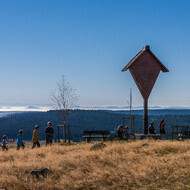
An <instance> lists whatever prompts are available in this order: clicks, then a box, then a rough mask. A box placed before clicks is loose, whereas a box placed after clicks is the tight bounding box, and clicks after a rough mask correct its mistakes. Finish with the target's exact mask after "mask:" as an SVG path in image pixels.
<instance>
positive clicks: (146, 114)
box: [143, 99, 148, 135]
mask: <svg viewBox="0 0 190 190" xmlns="http://www.w3.org/2000/svg"><path fill="white" fill-rule="evenodd" d="M143 127H144V134H145V135H147V134H148V100H147V99H144V115H143Z"/></svg>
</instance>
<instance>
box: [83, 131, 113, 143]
mask: <svg viewBox="0 0 190 190" xmlns="http://www.w3.org/2000/svg"><path fill="white" fill-rule="evenodd" d="M109 137H110V131H84V136H83V139H86V140H87V142H90V141H91V139H102V140H103V141H105V139H109Z"/></svg>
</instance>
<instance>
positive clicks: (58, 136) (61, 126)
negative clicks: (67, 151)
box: [57, 124, 71, 144]
mask: <svg viewBox="0 0 190 190" xmlns="http://www.w3.org/2000/svg"><path fill="white" fill-rule="evenodd" d="M60 128H63V139H64V140H63V142H64V143H66V142H67V139H66V128H67V129H68V143H69V144H70V143H71V131H70V126H69V124H68V125H66V124H65V125H57V141H58V143H60V133H59V129H60Z"/></svg>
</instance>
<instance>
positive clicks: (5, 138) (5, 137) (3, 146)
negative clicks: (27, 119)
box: [2, 135, 8, 150]
mask: <svg viewBox="0 0 190 190" xmlns="http://www.w3.org/2000/svg"><path fill="white" fill-rule="evenodd" d="M2 149H3V150H8V147H7V136H6V135H4V136H3V141H2Z"/></svg>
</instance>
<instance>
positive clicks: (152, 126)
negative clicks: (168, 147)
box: [149, 123, 156, 134]
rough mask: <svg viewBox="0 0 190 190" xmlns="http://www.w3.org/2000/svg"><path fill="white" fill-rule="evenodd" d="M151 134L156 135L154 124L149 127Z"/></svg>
mask: <svg viewBox="0 0 190 190" xmlns="http://www.w3.org/2000/svg"><path fill="white" fill-rule="evenodd" d="M149 134H156V133H155V131H154V123H150V125H149Z"/></svg>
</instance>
